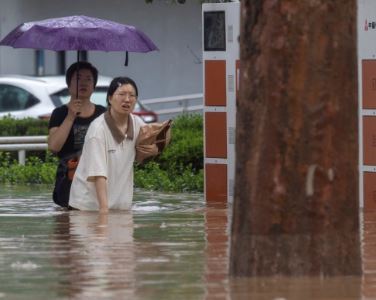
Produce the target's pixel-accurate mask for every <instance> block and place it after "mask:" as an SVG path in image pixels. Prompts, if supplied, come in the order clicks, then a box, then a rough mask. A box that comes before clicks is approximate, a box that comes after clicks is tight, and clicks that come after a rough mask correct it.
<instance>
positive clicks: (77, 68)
mask: <svg viewBox="0 0 376 300" xmlns="http://www.w3.org/2000/svg"><path fill="white" fill-rule="evenodd" d="M79 62H80V50H77V65H76V80H77V82H76V99H78V70H79V69H80V67H79V66H78V63H79Z"/></svg>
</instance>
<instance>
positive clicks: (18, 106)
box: [0, 84, 40, 112]
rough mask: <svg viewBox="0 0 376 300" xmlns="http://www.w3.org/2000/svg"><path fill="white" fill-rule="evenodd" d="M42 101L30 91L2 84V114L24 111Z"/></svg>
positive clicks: (0, 97)
mask: <svg viewBox="0 0 376 300" xmlns="http://www.w3.org/2000/svg"><path fill="white" fill-rule="evenodd" d="M39 102H40V101H39V100H38V99H37V98H36V97H35V96H34V95H32V94H30V93H29V92H28V91H26V90H24V89H22V88H19V87H16V86H13V85H9V84H0V112H7V111H17V110H24V109H27V108H30V107H32V106H34V105H35V104H37V103H39Z"/></svg>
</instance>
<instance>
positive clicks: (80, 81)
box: [48, 62, 106, 207]
mask: <svg viewBox="0 0 376 300" xmlns="http://www.w3.org/2000/svg"><path fill="white" fill-rule="evenodd" d="M65 79H66V82H67V85H68V89H69V94H70V100H69V102H68V104H66V105H62V106H60V107H58V108H55V109H54V111H53V112H52V115H51V119H50V122H49V126H48V128H49V136H48V149H49V150H51V151H52V152H53V153H56V154H57V156H58V158H59V159H60V162H59V165H58V168H57V172H56V181H55V188H54V191H53V200H54V202H55V203H56V204H58V205H60V206H62V207H68V202H69V193H70V187H71V183H72V181H71V179H70V178H69V177H68V162H70V161H72V160H73V161H74V160H75V159H77V157H79V155H80V152H81V150H82V147H83V144H84V139H85V135H86V131H87V129H88V127H89V125H90V123H91V122H92V121H93V120H94V119H95V118H97V117H98V116H99V115H101V114H102V113H103V112H105V110H106V108H105V107H103V106H101V105H96V104H94V103H92V102H91V100H90V97H91V95H92V93H93V92H94V89H95V86H96V83H97V80H98V70H97V69H96V68H95V67H94V66H93V65H91V64H90V63H88V62H77V63H74V64H72V65H71V66H70V67H69V68H68V70H67V72H66V76H65Z"/></svg>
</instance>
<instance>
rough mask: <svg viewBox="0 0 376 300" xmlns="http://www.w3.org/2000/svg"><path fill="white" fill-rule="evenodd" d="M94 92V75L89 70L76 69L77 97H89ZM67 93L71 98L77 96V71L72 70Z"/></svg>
mask: <svg viewBox="0 0 376 300" xmlns="http://www.w3.org/2000/svg"><path fill="white" fill-rule="evenodd" d="M93 92H94V77H93V74H91V72H90V70H87V69H81V70H78V99H90V97H91V94H92V93H93ZM69 93H70V95H71V96H72V97H73V98H77V72H74V74H73V76H72V79H71V82H70V85H69Z"/></svg>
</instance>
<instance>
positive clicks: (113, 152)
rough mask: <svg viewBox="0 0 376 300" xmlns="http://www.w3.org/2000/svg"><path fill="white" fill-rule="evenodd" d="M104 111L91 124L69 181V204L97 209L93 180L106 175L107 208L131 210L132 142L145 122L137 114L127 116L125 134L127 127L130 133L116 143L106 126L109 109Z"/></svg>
mask: <svg viewBox="0 0 376 300" xmlns="http://www.w3.org/2000/svg"><path fill="white" fill-rule="evenodd" d="M105 114H107V116H106V117H107V122H106V119H105ZM105 114H102V115H101V116H99V117H98V118H97V119H95V120H94V121H93V122H92V123H91V124H90V127H89V129H88V131H87V134H86V137H85V143H84V147H83V149H82V155H81V158H80V162H79V164H78V167H77V170H76V173H75V175H74V178H73V181H72V186H71V190H70V197H69V205H70V206H72V207H74V208H77V209H80V210H99V203H98V200H97V193H96V190H95V184H94V181H93V179H94V177H95V176H104V177H106V178H107V197H108V208H109V209H130V208H131V205H132V199H133V163H134V160H135V156H136V150H135V143H136V138H137V136H138V133H139V130H140V127H141V126H143V125H144V122H143V121H142V120H141V118H139V117H138V116H134V115H130V118H131V119H130V120H129V122H128V133H129V130H130V129H131V130H133V132H131V133H132V134H128V136H125V137H124V138H123V139H122V141H121V142H119V139H116V132H115V133H114V126H109V125H111V124H109V122H108V119H111V117H109V115H108V112H106V113H105ZM130 123H131V124H130ZM131 135H133V137H132V139H131V138H130V136H131Z"/></svg>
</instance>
